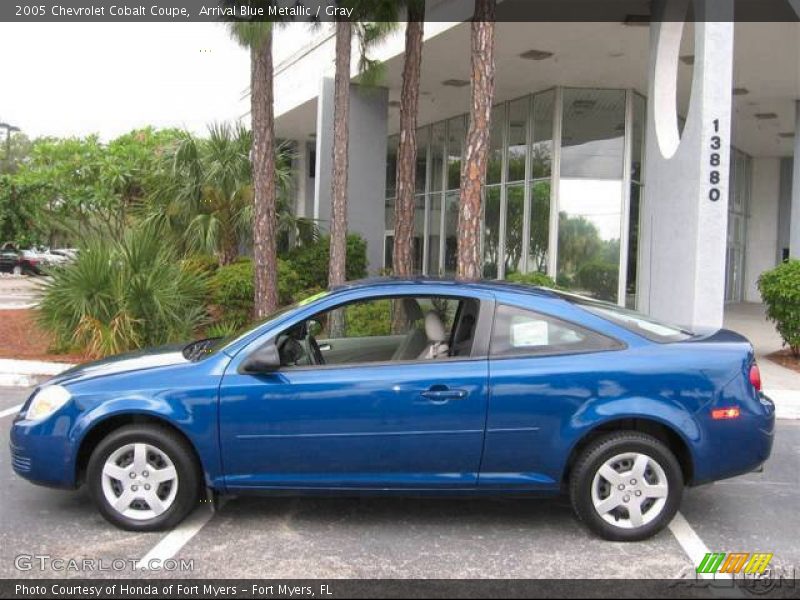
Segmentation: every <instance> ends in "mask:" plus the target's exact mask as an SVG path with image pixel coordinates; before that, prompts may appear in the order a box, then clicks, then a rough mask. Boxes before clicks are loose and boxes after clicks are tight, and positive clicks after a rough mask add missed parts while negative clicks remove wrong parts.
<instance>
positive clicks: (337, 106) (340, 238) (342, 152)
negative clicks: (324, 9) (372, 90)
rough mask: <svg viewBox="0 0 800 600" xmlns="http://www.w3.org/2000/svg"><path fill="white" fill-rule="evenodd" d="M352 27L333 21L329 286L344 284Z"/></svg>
mask: <svg viewBox="0 0 800 600" xmlns="http://www.w3.org/2000/svg"><path fill="white" fill-rule="evenodd" d="M352 38H353V24H352V23H351V22H350V21H348V20H337V21H336V78H335V83H334V93H333V177H332V181H331V224H330V230H331V246H330V264H329V266H328V285H330V286H335V285H340V284H342V283H344V281H345V272H346V271H345V268H346V254H347V170H348V157H347V154H348V149H349V145H350V132H349V131H348V125H349V123H350V54H351V44H352Z"/></svg>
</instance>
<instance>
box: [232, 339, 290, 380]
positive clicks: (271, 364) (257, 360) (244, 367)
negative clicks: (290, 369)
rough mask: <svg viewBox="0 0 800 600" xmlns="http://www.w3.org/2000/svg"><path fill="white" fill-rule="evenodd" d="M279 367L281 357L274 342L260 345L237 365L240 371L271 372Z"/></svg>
mask: <svg viewBox="0 0 800 600" xmlns="http://www.w3.org/2000/svg"><path fill="white" fill-rule="evenodd" d="M280 367H281V357H280V354H279V352H278V347H277V346H276V345H275V343H274V342H270V343H268V344H267V345H265V346H262V347H261V348H259V349H258V350H256V351H255V352H253V353H252V354H251V355H250V356H248V357H247V358H245V359H244V361H242V364H241V365H239V372H240V373H271V372H273V371H277V370H278V369H280Z"/></svg>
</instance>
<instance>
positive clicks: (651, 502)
mask: <svg viewBox="0 0 800 600" xmlns="http://www.w3.org/2000/svg"><path fill="white" fill-rule="evenodd" d="M682 494H683V474H682V472H681V467H680V465H679V464H678V461H677V459H676V458H675V455H674V454H673V453H672V452H671V451H670V450H669V448H667V447H666V446H665V445H664V444H662V443H661V442H660V441H658V440H657V439H655V438H654V437H651V436H649V435H645V434H642V433H637V432H621V433H614V434H609V435H606V436H603V437H602V438H599V439H598V440H597V441H595V442H594V443H592V444H591V445H589V447H588V448H586V449H585V450H584V451H583V452H582V453H581V455H580V456H579V458H578V460H577V462H576V463H575V467H574V469H573V470H572V475H571V477H570V496H571V499H572V506H573V508H574V509H575V512H576V513H577V515H578V517H579V518H580V519H581V520H582V521H583V522H584V523H585V524H586V525H587V526H588V527H589V529H591V530H592V531H593V532H595V533H596V534H597V535H599V536H600V537H602V538H605V539H607V540H612V541H637V540H643V539H647V538H649V537H651V536H653V535H655V534H656V533H658V532H659V531H661V530H662V529H663V528H664V527H666V526H667V524H669V522H670V521H671V520H672V518H673V517H674V516H675V513H676V512H677V511H678V507H679V505H680V501H681V496H682Z"/></svg>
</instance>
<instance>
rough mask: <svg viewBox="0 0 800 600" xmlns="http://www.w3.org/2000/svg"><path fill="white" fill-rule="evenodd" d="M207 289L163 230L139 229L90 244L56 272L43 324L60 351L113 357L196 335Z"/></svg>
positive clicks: (47, 290) (41, 317) (44, 297)
mask: <svg viewBox="0 0 800 600" xmlns="http://www.w3.org/2000/svg"><path fill="white" fill-rule="evenodd" d="M205 290H206V287H205V282H204V280H203V278H202V277H201V276H200V275H198V274H197V273H196V272H194V271H192V270H188V269H184V268H183V266H182V264H181V262H180V261H179V260H178V257H177V256H176V255H175V252H174V251H173V250H172V249H171V248H170V246H169V245H167V244H164V243H163V239H162V236H161V235H160V233H159V231H158V230H156V229H154V228H147V227H144V228H137V229H133V230H130V231H128V232H127V233H126V234H125V235H124V236H123V237H122V239H120V240H111V241H108V240H90V241H89V242H88V243H87V244H86V246H85V247H84V248H83V249H82V250H81V252H80V254H78V257H77V258H76V259H75V261H74V262H72V263H70V264H68V265H66V266H63V267H59V268H55V269H53V271H52V279H51V280H50V281H49V282H48V283H46V284H45V287H44V290H43V293H42V299H41V302H40V305H39V309H38V320H39V322H40V324H41V325H42V327H43V328H44V329H46V330H47V331H49V332H50V333H51V334H52V335H53V338H54V343H55V349H56V350H73V349H80V350H81V351H83V352H85V353H86V354H87V355H88V356H91V357H102V356H108V355H110V354H117V353H119V352H124V351H127V350H133V349H137V348H144V347H148V346H157V345H162V344H167V343H171V342H177V341H182V340H185V339H188V338H190V337H191V336H192V335H193V333H194V331H195V329H196V328H197V327H198V326H199V325H200V324H201V323H202V322H203V320H204V319H205V316H206V312H205V308H204V304H203V300H204V295H205Z"/></svg>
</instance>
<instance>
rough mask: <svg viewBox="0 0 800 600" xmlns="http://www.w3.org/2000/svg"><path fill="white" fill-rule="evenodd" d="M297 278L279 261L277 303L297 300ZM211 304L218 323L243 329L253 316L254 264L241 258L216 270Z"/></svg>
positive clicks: (211, 287) (289, 268)
mask: <svg viewBox="0 0 800 600" xmlns="http://www.w3.org/2000/svg"><path fill="white" fill-rule="evenodd" d="M301 287H302V286H301V283H300V277H299V276H298V274H297V272H295V270H294V269H293V268H292V265H291V263H289V262H288V261H286V260H283V259H280V258H279V259H278V302H279V303H280V304H291V303H292V302H294V301H295V300H298V299H299V295H300V294H299V292H300V289H301ZM210 289H211V303H212V304H213V305H215V306H216V307H217V312H218V313H219V320H218V322H219V323H223V322H227V323H230V324H232V326H235V327H242V326H244V325H246V324H247V323H249V322H250V320H251V319H252V317H253V305H254V300H255V281H254V278H253V261H252V260H251V259H249V258H240V259H238V260H237V261H236V262H235V263H232V264H230V265H226V266H223V267H219V269H217V272H216V273H215V274H214V275H213V276H212V277H211V281H210Z"/></svg>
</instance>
